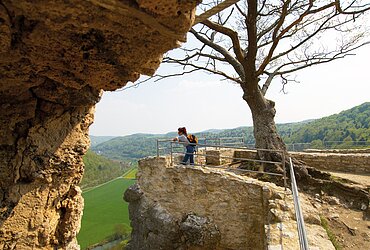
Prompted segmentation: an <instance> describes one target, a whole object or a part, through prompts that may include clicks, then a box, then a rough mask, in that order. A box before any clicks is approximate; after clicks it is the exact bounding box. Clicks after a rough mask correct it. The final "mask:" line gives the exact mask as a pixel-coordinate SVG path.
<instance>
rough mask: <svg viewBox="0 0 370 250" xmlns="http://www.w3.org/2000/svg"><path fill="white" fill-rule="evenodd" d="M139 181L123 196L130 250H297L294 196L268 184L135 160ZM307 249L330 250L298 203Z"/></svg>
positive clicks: (306, 206) (311, 212)
mask: <svg viewBox="0 0 370 250" xmlns="http://www.w3.org/2000/svg"><path fill="white" fill-rule="evenodd" d="M137 178H138V182H137V184H136V185H134V186H132V187H131V188H129V189H128V190H127V191H126V192H125V195H124V198H125V200H126V201H128V202H129V213H130V219H131V226H132V233H131V238H132V240H131V242H130V243H129V249H135V250H140V249H141V250H149V249H163V250H174V249H178V250H180V249H181V250H182V249H187V250H196V249H197V250H198V249H212V250H221V249H235V250H237V249H240V250H246V249H247V250H249V249H250V250H257V249H261V250H262V249H292V250H293V249H294V250H295V249H299V242H298V233H297V224H296V222H295V212H294V204H293V197H292V195H291V192H289V190H284V188H282V187H278V186H276V185H275V184H272V183H266V182H261V181H258V180H255V179H252V178H249V177H246V176H240V175H236V174H233V173H230V172H227V171H223V170H221V169H213V168H208V167H198V166H195V167H194V166H193V167H186V166H183V165H180V166H176V165H175V166H171V164H170V158H169V157H167V158H166V157H158V158H146V159H143V160H141V161H139V171H138V174H137ZM301 204H302V208H303V210H304V214H305V221H306V225H307V230H308V231H309V235H308V238H309V244H310V247H312V248H315V249H322V250H328V249H333V250H334V247H333V245H332V244H331V242H330V240H329V239H328V237H327V235H326V232H325V230H324V229H323V228H322V227H321V225H320V218H319V216H318V211H317V210H316V209H315V208H314V207H313V206H312V205H311V204H310V203H309V202H308V201H307V200H306V199H302V203H301Z"/></svg>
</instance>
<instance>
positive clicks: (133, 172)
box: [123, 167, 137, 180]
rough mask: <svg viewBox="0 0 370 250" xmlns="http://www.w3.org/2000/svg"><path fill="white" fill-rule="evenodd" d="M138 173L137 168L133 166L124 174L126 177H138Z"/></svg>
mask: <svg viewBox="0 0 370 250" xmlns="http://www.w3.org/2000/svg"><path fill="white" fill-rule="evenodd" d="M136 173H137V168H136V167H135V168H132V169H130V170H129V171H127V172H126V173H125V174H124V175H123V178H125V179H131V180H132V179H135V178H136Z"/></svg>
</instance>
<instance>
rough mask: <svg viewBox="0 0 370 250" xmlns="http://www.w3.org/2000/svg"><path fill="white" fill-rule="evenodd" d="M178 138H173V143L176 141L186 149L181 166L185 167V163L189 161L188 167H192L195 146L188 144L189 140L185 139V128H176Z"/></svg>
mask: <svg viewBox="0 0 370 250" xmlns="http://www.w3.org/2000/svg"><path fill="white" fill-rule="evenodd" d="M177 134H178V136H177V137H175V138H173V141H178V142H179V143H181V144H182V145H184V147H185V148H186V153H185V156H184V159H183V160H182V162H181V164H183V165H186V164H187V162H188V161H189V160H190V165H194V152H195V146H194V145H190V144H189V140H188V137H187V135H188V134H187V132H186V128H185V127H182V128H178V130H177Z"/></svg>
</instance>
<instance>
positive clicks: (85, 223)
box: [77, 178, 135, 249]
mask: <svg viewBox="0 0 370 250" xmlns="http://www.w3.org/2000/svg"><path fill="white" fill-rule="evenodd" d="M134 183H135V181H134V180H128V179H123V178H119V179H116V180H114V181H112V182H109V183H107V184H105V185H102V186H100V187H97V188H95V189H92V190H90V191H86V192H83V193H82V196H83V198H84V200H85V202H84V203H85V206H84V210H83V216H82V222H81V230H80V233H79V234H78V236H77V240H78V243H79V244H80V246H81V249H86V248H87V247H88V246H90V245H94V244H96V243H99V242H102V241H104V239H106V238H107V237H109V236H111V235H112V234H114V233H115V227H116V225H117V224H121V223H123V224H126V225H130V220H129V217H128V203H127V202H125V201H124V200H123V198H122V197H123V193H124V191H125V190H126V189H127V188H128V187H129V186H131V185H132V184H134Z"/></svg>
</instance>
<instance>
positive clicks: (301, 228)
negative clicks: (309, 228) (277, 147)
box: [289, 157, 309, 250]
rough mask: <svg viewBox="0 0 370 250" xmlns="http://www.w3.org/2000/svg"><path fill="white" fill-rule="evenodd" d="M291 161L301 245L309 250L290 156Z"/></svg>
mask: <svg viewBox="0 0 370 250" xmlns="http://www.w3.org/2000/svg"><path fill="white" fill-rule="evenodd" d="M289 163H290V164H289V165H290V179H291V185H292V193H293V201H294V210H295V216H296V218H297V229H298V237H299V246H300V248H301V250H309V248H308V241H307V234H306V228H305V225H304V219H303V214H302V210H301V205H300V203H299V196H298V188H297V183H296V180H295V175H294V169H293V163H292V158H290V157H289Z"/></svg>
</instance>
